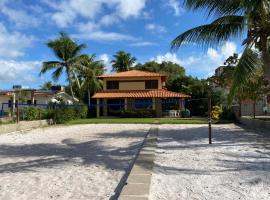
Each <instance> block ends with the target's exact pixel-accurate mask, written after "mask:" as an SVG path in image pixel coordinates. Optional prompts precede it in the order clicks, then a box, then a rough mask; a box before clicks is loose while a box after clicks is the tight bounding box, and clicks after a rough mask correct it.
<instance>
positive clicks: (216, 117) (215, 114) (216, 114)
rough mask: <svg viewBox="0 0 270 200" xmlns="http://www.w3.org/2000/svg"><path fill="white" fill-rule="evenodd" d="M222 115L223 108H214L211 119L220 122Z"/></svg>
mask: <svg viewBox="0 0 270 200" xmlns="http://www.w3.org/2000/svg"><path fill="white" fill-rule="evenodd" d="M221 114H222V108H221V107H219V106H213V109H212V112H211V117H212V119H214V120H219V119H220V116H221Z"/></svg>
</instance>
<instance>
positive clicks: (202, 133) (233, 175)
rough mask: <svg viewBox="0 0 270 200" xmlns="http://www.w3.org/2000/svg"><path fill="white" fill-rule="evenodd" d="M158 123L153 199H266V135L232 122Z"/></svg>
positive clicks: (269, 172) (269, 185) (269, 175)
mask: <svg viewBox="0 0 270 200" xmlns="http://www.w3.org/2000/svg"><path fill="white" fill-rule="evenodd" d="M207 131H208V130H207V126H200V125H161V126H160V132H159V148H158V149H157V158H156V161H155V167H154V174H153V176H152V185H151V191H150V193H151V194H150V199H151V200H158V199H159V200H160V199H166V200H167V199H168V200H174V199H175V200H176V199H177V200H180V199H181V200H183V199H184V200H195V199H196V200H204V199H207V200H216V199H217V200H223V199H224V200H236V199H240V200H241V199H250V200H266V199H267V200H269V199H270V139H269V138H268V139H267V138H263V137H261V136H259V135H256V134H254V133H252V132H248V131H245V130H243V129H242V128H240V127H238V126H235V125H232V124H231V125H218V126H214V130H213V131H214V133H213V137H214V139H213V143H214V144H213V145H211V146H210V145H208V144H207V143H208V138H207V136H208V132H207Z"/></svg>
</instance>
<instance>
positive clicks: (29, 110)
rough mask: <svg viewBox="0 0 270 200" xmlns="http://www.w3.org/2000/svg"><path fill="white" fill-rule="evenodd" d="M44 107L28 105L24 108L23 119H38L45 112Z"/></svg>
mask: <svg viewBox="0 0 270 200" xmlns="http://www.w3.org/2000/svg"><path fill="white" fill-rule="evenodd" d="M44 112H45V111H44V109H42V108H40V107H34V106H28V107H24V108H23V116H22V117H23V119H24V120H27V121H33V120H38V119H40V118H41V117H42V115H43V114H44Z"/></svg>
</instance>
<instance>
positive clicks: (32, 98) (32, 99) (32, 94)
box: [31, 91, 35, 104]
mask: <svg viewBox="0 0 270 200" xmlns="http://www.w3.org/2000/svg"><path fill="white" fill-rule="evenodd" d="M34 103H35V94H34V91H31V104H34Z"/></svg>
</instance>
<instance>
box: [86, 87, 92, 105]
mask: <svg viewBox="0 0 270 200" xmlns="http://www.w3.org/2000/svg"><path fill="white" fill-rule="evenodd" d="M87 93H88V107H89V108H90V105H91V94H90V89H89V87H88V90H87Z"/></svg>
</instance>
